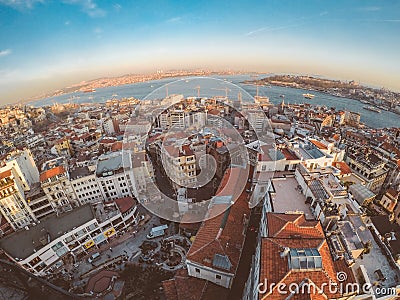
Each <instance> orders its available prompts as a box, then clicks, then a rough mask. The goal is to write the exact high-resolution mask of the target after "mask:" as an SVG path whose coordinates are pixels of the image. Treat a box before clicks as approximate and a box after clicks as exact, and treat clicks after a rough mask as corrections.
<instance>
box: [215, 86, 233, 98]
mask: <svg viewBox="0 0 400 300" xmlns="http://www.w3.org/2000/svg"><path fill="white" fill-rule="evenodd" d="M211 89H212V90H217V91H225V97H226V98H227V99H228V92H230V91H231V90H230V89H228V88H227V87H226V88H224V89H217V88H211Z"/></svg>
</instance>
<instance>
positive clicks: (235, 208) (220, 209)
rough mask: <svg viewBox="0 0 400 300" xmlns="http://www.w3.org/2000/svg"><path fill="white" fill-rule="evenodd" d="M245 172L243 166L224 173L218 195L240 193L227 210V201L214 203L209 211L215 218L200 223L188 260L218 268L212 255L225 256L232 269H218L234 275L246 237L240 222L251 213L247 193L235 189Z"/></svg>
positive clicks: (242, 223)
mask: <svg viewBox="0 0 400 300" xmlns="http://www.w3.org/2000/svg"><path fill="white" fill-rule="evenodd" d="M246 172H247V170H245V169H242V168H233V169H229V170H228V172H226V174H225V175H224V177H223V180H222V182H221V184H220V188H219V189H218V191H217V195H219V196H228V195H235V194H238V193H240V196H239V198H238V199H237V200H236V202H235V203H234V204H233V205H231V207H230V208H229V209H227V207H228V206H227V204H214V205H213V206H212V207H211V209H210V210H209V212H208V214H209V216H210V215H211V216H215V217H213V218H210V219H207V220H205V221H204V222H203V223H202V225H201V227H200V229H199V231H198V232H197V234H196V237H195V240H194V242H193V244H192V246H191V247H190V249H189V252H188V253H187V260H189V261H192V262H196V263H198V264H200V265H204V266H207V267H210V268H214V269H218V268H217V267H215V266H213V264H212V262H213V259H214V256H215V255H216V254H220V255H226V256H227V257H228V259H229V261H230V263H231V268H230V269H229V270H225V269H221V271H225V272H229V273H231V274H235V272H236V269H237V267H238V264H239V260H240V255H241V251H242V247H243V243H244V240H245V235H244V234H243V232H244V222H243V221H244V218H245V216H247V217H248V216H250V209H249V205H248V201H247V193H246V191H241V190H240V191H239V190H238V188H237V187H238V186H239V185H238V184H237V182H238V180H237V179H239V178H241V176H243V173H246ZM246 179H247V177H246Z"/></svg>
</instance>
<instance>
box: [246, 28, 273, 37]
mask: <svg viewBox="0 0 400 300" xmlns="http://www.w3.org/2000/svg"><path fill="white" fill-rule="evenodd" d="M267 29H268V27H261V28H258V29H255V30H252V31H249V32H247V33H246V34H245V35H246V36H251V35H253V34H256V33H259V32H262V31H265V30H267Z"/></svg>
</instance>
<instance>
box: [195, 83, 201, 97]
mask: <svg viewBox="0 0 400 300" xmlns="http://www.w3.org/2000/svg"><path fill="white" fill-rule="evenodd" d="M194 89H195V90H197V97H198V98H200V86H199V85H198V86H196V87H195V88H194Z"/></svg>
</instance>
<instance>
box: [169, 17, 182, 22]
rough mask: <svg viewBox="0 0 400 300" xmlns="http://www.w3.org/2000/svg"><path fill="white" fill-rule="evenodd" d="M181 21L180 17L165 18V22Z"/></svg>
mask: <svg viewBox="0 0 400 300" xmlns="http://www.w3.org/2000/svg"><path fill="white" fill-rule="evenodd" d="M180 22H182V17H174V18H171V19H168V20H167V23H180Z"/></svg>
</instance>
